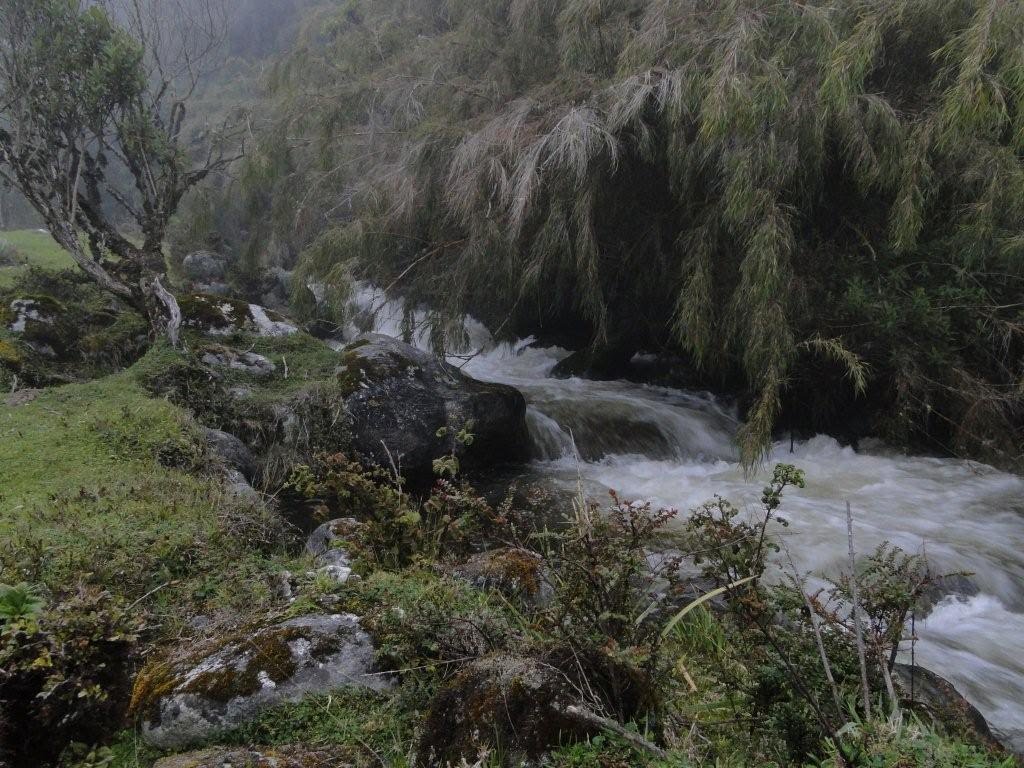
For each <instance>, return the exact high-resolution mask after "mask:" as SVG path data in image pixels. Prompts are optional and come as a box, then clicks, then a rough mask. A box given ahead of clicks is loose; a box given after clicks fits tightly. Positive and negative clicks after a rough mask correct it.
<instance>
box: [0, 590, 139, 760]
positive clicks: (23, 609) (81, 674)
mask: <svg viewBox="0 0 1024 768" xmlns="http://www.w3.org/2000/svg"><path fill="white" fill-rule="evenodd" d="M18 591H19V592H20V593H21V597H19V598H12V597H11V593H10V592H9V591H8V592H7V593H6V594H7V599H6V600H7V604H8V605H13V604H17V605H19V606H20V609H19V610H18V611H17V613H18V614H19V615H18V617H17V618H9V619H8V620H7V621H5V622H4V623H3V624H0V735H3V736H4V738H3V739H0V761H3V760H6V761H7V762H8V763H9V765H10V766H12V768H35V767H36V766H38V765H41V764H46V763H50V762H53V761H54V760H55V759H56V758H57V757H58V756H59V755H60V753H61V752H62V751H63V750H64V748H65V747H67V745H68V744H69V743H71V742H72V741H76V742H83V743H87V744H94V743H97V742H100V741H101V740H102V739H104V738H105V737H107V736H109V735H111V734H112V733H113V732H114V731H116V729H117V728H118V727H119V725H120V724H121V721H122V718H123V715H124V711H125V708H126V706H127V696H128V692H129V691H130V677H129V663H130V661H131V658H132V654H133V651H134V648H135V642H136V636H137V632H138V631H139V630H140V629H141V623H140V621H139V620H137V619H135V618H133V617H132V616H131V615H130V614H128V613H127V612H126V611H125V609H124V606H123V605H122V604H120V603H119V602H118V601H116V600H115V599H114V598H113V597H112V596H111V595H110V594H109V593H107V592H103V591H101V590H98V589H82V590H80V591H79V592H78V593H77V594H75V595H73V596H71V597H69V598H68V599H66V600H64V601H62V602H60V603H58V604H56V605H54V606H52V607H51V608H50V609H47V610H45V611H40V609H39V606H38V604H35V607H30V606H32V605H33V604H34V601H33V600H32V599H28V600H27V601H26V599H25V595H26V593H30V592H31V590H28V589H25V588H21V589H19V590H18Z"/></svg>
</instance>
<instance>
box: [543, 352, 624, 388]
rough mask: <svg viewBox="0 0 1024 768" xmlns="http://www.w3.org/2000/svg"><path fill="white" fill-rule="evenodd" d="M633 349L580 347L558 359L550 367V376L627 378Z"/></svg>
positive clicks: (597, 378) (603, 379) (557, 377)
mask: <svg viewBox="0 0 1024 768" xmlns="http://www.w3.org/2000/svg"><path fill="white" fill-rule="evenodd" d="M634 351H635V350H634V349H633V348H632V347H625V346H620V347H614V346H609V347H588V348H586V349H581V350H579V351H577V352H573V353H572V354H570V355H569V356H568V357H565V358H564V359H562V360H559V361H558V363H557V364H556V365H555V367H554V368H552V369H551V376H552V377H553V378H556V379H568V378H572V377H574V376H578V377H580V378H584V379H594V380H595V381H610V380H613V379H624V378H628V376H629V373H630V361H631V360H632V358H633V353H634Z"/></svg>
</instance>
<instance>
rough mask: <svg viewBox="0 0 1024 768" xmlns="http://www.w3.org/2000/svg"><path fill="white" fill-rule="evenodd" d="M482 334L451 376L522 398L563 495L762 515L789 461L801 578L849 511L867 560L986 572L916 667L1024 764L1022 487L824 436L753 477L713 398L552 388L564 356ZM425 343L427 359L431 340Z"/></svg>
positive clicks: (542, 468)
mask: <svg viewBox="0 0 1024 768" xmlns="http://www.w3.org/2000/svg"><path fill="white" fill-rule="evenodd" d="M367 290H372V289H367ZM366 293H367V291H366V290H364V292H363V293H362V294H360V295H361V298H362V301H363V303H364V304H369V305H374V306H378V308H379V307H384V309H383V310H380V309H379V311H378V315H379V317H378V318H377V320H378V322H377V325H376V327H377V328H378V329H379V330H380V331H381V332H385V333H391V334H392V335H401V323H400V321H401V317H402V311H401V307H400V306H398V305H394V304H388V303H386V302H381V301H380V300H379V296H378V297H377V298H374V297H367V295H366ZM468 331H469V335H470V337H471V343H474V344H475V345H476V348H477V349H478V353H477V354H475V355H473V356H471V357H470V358H469V359H468V360H467V359H466V358H465V357H458V358H452V362H453V363H455V364H457V365H460V366H461V367H462V368H463V370H464V371H465V372H466V373H468V374H470V375H472V376H475V377H476V378H479V379H483V380H487V381H495V382H501V383H506V384H511V385H513V386H515V387H517V388H518V389H519V390H520V391H522V392H523V394H524V395H525V397H526V399H527V402H528V404H529V408H528V411H527V420H528V425H529V428H530V434H531V436H532V438H533V441H534V444H535V455H536V457H537V461H536V462H535V467H536V469H537V471H539V472H541V473H543V474H544V475H545V476H547V477H548V478H550V479H551V480H552V481H553V482H555V483H558V484H563V485H564V486H565V487H567V488H575V487H576V484H577V481H578V477H579V474H582V476H583V478H584V481H585V483H586V484H587V487H588V488H589V489H590V491H591V492H592V493H595V494H599V493H602V492H604V491H605V490H607V489H614V490H616V491H618V492H619V493H620V494H621V495H623V496H625V497H626V498H631V499H642V500H649V501H651V502H653V503H654V504H655V505H657V506H664V507H674V508H676V509H679V510H682V511H684V512H685V511H687V510H690V509H692V508H694V507H696V506H698V505H700V504H701V503H703V502H704V501H707V500H708V499H710V498H711V497H712V496H714V495H715V494H719V495H722V496H725V497H727V498H729V499H730V500H731V501H732V502H733V503H735V504H737V506H739V507H740V508H741V509H742V508H749V509H750V510H751V511H755V510H756V508H757V506H758V503H759V500H760V495H761V489H762V488H763V487H764V484H765V481H766V480H767V473H768V472H769V471H770V469H769V468H770V467H771V466H772V465H773V464H774V463H776V462H786V463H790V464H795V465H796V466H798V467H800V468H801V469H803V470H805V472H806V475H807V487H806V489H803V490H793V491H790V492H789V493H787V495H786V498H785V501H784V503H783V510H782V511H783V514H784V516H785V517H786V518H787V519H788V520H789V521H790V523H791V525H790V526H789V527H788V528H781V527H779V528H777V529H776V533H778V534H779V535H781V536H785V537H786V541H787V543H788V545H789V549H790V551H791V552H792V553H793V556H794V557H795V558H796V559H797V562H798V564H799V566H800V567H801V568H802V569H804V570H807V571H812V572H814V573H815V574H818V575H821V576H826V577H827V576H830V575H835V574H836V572H837V570H838V569H839V568H840V567H841V566H842V564H843V563H844V562H845V558H846V511H845V510H846V507H845V504H846V501H847V500H849V501H850V503H851V504H852V506H853V510H854V517H855V534H856V538H857V546H858V549H859V551H861V552H868V551H870V550H871V549H873V548H874V547H875V546H876V545H878V544H880V543H882V542H883V541H890V542H892V543H894V544H897V545H899V546H900V547H902V548H903V549H904V550H907V551H909V552H924V553H926V554H927V556H928V559H929V562H930V563H931V565H932V567H933V570H934V571H935V572H939V573H944V572H957V571H969V572H971V573H973V574H974V576H972V581H973V582H974V583H975V584H976V585H977V586H978V588H979V590H980V594H979V595H977V596H975V597H972V598H970V599H968V600H958V599H956V598H947V599H945V600H943V601H942V602H941V603H940V604H939V605H938V606H937V607H936V608H935V610H934V611H933V612H932V613H931V614H930V615H929V616H928V618H927V619H926V620H924V621H921V622H919V623H918V625H917V631H918V636H919V637H920V642H919V643H918V644H917V647H916V654H917V661H918V663H920V664H922V665H923V666H926V667H929V668H931V669H933V670H935V671H936V672H938V673H940V674H941V675H943V676H944V677H946V678H947V679H949V680H950V681H951V682H953V683H954V685H956V687H957V688H958V690H960V691H961V693H963V694H964V695H966V696H967V698H968V699H969V700H970V701H971V702H972V703H973V704H975V706H977V707H978V708H979V709H980V710H981V712H982V713H983V714H984V715H985V717H986V718H987V719H988V720H989V722H990V723H991V725H992V726H993V728H994V729H996V730H997V731H998V732H999V733H1001V735H1003V737H1004V738H1005V739H1006V740H1007V742H1008V743H1009V744H1011V745H1012V746H1013V747H1014V748H1015V749H1017V750H1020V751H1024V478H1022V477H1020V476H1017V475H1011V474H1007V473H1003V472H999V471H996V470H994V469H992V468H991V467H986V466H983V465H978V464H975V463H971V462H966V461H959V460H955V459H947V458H928V457H921V456H904V455H900V454H897V453H894V452H892V451H889V450H887V449H886V448H885V447H884V446H882V445H880V444H876V445H865V446H862V448H861V450H859V451H854V450H853V449H852V448H849V447H843V446H841V445H839V444H838V443H837V442H836V441H835V440H833V439H832V438H829V437H823V436H822V437H816V438H814V439H812V440H808V441H804V442H799V443H796V444H795V445H794V446H792V451H791V447H790V444H789V443H788V442H786V443H780V444H778V445H776V446H775V447H774V449H773V451H772V454H771V456H770V458H769V461H768V462H766V469H765V470H763V471H762V472H761V473H760V474H758V475H756V476H754V477H749V476H745V475H744V473H743V471H742V469H741V467H740V466H739V463H738V460H737V454H736V448H735V442H734V439H733V438H734V435H735V432H736V428H737V427H738V422H737V419H736V415H735V413H734V412H733V411H732V410H731V409H729V408H726V407H723V406H722V405H721V404H720V403H719V402H718V401H716V399H715V398H714V397H712V396H711V395H709V394H707V393H690V392H681V391H678V390H671V389H666V388H660V387H649V386H643V385H639V384H633V383H629V382H623V381H614V382H595V381H585V380H581V379H565V380H558V379H552V378H549V376H548V374H549V373H550V371H551V369H552V368H553V367H554V366H555V365H556V364H557V362H558V361H559V360H561V359H562V358H564V357H565V356H566V355H567V354H568V353H567V352H566V351H565V350H562V349H558V348H539V347H537V346H536V345H535V344H534V343H533V340H532V339H526V340H523V341H521V342H518V343H516V344H512V345H498V346H496V345H493V344H492V343H491V342H490V337H489V335H488V334H487V332H486V329H483V327H482V326H480V324H479V323H475V324H473V323H471V324H470V325H469V326H468ZM416 341H417V342H418V343H420V344H421V345H424V346H425V339H424V338H423V336H422V334H421V335H420V337H419V338H417V339H416ZM574 447H575V450H574ZM577 453H578V455H579V456H580V457H581V458H580V459H577V458H576V454H577Z"/></svg>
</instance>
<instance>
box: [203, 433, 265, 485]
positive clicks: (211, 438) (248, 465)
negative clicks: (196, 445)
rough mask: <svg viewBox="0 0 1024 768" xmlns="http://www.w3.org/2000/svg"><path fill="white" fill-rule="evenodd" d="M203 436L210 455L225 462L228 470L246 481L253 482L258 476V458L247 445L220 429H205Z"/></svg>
mask: <svg viewBox="0 0 1024 768" xmlns="http://www.w3.org/2000/svg"><path fill="white" fill-rule="evenodd" d="M203 435H204V437H205V438H206V444H207V446H208V447H209V449H210V453H212V454H213V455H214V456H216V457H218V458H219V459H220V460H221V461H223V462H224V465H225V466H226V467H227V468H228V469H231V470H234V471H236V472H238V473H239V474H240V475H241V476H242V478H243V479H244V480H246V481H250V482H251V481H252V479H253V478H254V477H255V476H256V469H257V464H256V457H255V456H253V453H252V451H250V450H249V448H248V447H247V446H246V444H245V443H243V442H242V441H241V440H239V439H238V438H237V437H235V436H234V435H231V434H228V433H227V432H222V431H221V430H219V429H204V430H203Z"/></svg>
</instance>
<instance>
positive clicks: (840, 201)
mask: <svg viewBox="0 0 1024 768" xmlns="http://www.w3.org/2000/svg"><path fill="white" fill-rule="evenodd" d="M1022 35H1024V7H1022V6H1021V4H1019V3H1012V2H1002V1H1001V0H992V1H984V2H983V1H981V0H978V1H975V2H962V1H960V0H957V1H956V2H953V1H947V0H941V1H938V2H936V1H933V0H927V1H926V2H922V1H921V0H897V1H896V2H888V1H886V2H856V3H841V4H833V3H826V2H811V3H776V2H770V3H765V2H747V1H742V2H729V3H705V2H682V1H680V0H558V1H557V2H541V1H539V0H515V1H514V2H510V1H509V0H486V1H485V2H463V1H461V0H443V1H442V0H422V1H419V2H408V1H407V0H383V1H380V0H376V1H375V2H359V1H357V0H352V1H351V2H344V3H341V2H339V3H322V4H320V5H319V6H318V7H317V8H315V9H314V10H312V11H310V12H309V13H307V14H306V15H305V16H304V17H303V20H302V23H301V31H300V33H299V38H298V41H297V44H296V46H295V47H294V49H292V50H289V51H288V52H287V53H286V54H285V55H284V56H283V57H282V58H281V60H280V61H279V62H278V64H277V65H276V66H275V67H274V69H273V71H272V72H271V73H270V74H269V75H268V77H267V78H266V80H265V87H266V90H267V95H266V97H265V99H264V101H263V102H262V103H261V106H260V108H259V109H258V110H257V114H258V117H259V118H260V125H262V126H263V127H262V129H261V133H260V139H259V142H258V152H256V153H255V154H253V155H252V156H250V157H249V158H248V160H247V161H246V164H245V167H244V169H243V171H242V172H241V175H240V180H241V185H242V186H241V189H240V188H239V187H238V186H233V187H232V188H231V189H230V191H228V192H226V194H225V196H224V200H223V201H222V203H221V204H219V205H218V206H216V207H217V208H226V209H227V212H225V213H222V214H220V215H221V216H222V217H224V218H225V220H224V221H220V222H212V221H206V222H200V223H198V224H197V227H198V228H199V230H200V231H198V232H192V233H191V235H192V236H193V237H195V238H197V239H201V236H202V234H203V233H202V228H203V226H207V227H209V226H213V227H215V228H217V229H218V230H223V232H224V233H225V234H226V235H228V239H229V240H230V241H231V243H232V245H234V247H235V249H236V251H238V253H239V254H240V255H244V256H246V257H247V258H249V259H252V260H253V263H254V265H255V264H258V263H260V260H261V259H262V260H263V263H264V264H265V263H266V261H267V260H271V261H277V262H279V263H280V262H282V261H283V262H284V263H288V262H289V261H290V260H293V259H295V258H296V257H298V261H299V264H300V269H301V270H302V271H303V273H304V274H307V275H309V276H310V277H311V278H312V277H313V276H314V275H315V276H316V278H315V279H317V280H324V279H327V280H328V281H329V282H334V283H343V282H344V281H345V280H346V279H349V278H350V277H351V276H352V275H356V276H360V277H366V278H369V279H372V280H374V281H376V282H377V283H378V284H380V285H385V286H388V285H389V286H392V287H393V290H395V291H398V292H401V293H402V294H403V295H405V296H407V297H412V298H413V299H414V301H418V302H422V303H423V304H424V305H425V306H428V307H429V308H431V310H432V311H433V317H434V320H435V321H436V323H437V324H438V330H439V331H440V332H441V333H444V332H445V331H447V332H448V335H449V336H451V332H452V329H453V328H457V327H458V326H457V324H454V323H453V322H452V321H453V319H454V318H455V317H456V316H457V315H459V314H461V313H462V312H465V311H470V312H473V313H475V314H477V315H480V316H482V317H483V318H484V319H485V320H486V321H488V322H489V324H490V325H491V326H492V327H500V328H502V329H503V330H504V331H505V332H506V333H508V334H512V333H515V334H518V335H527V334H529V333H538V332H539V333H542V334H547V335H548V336H549V337H551V336H554V337H558V338H565V337H566V336H568V338H570V339H573V340H574V342H575V344H577V345H593V347H595V348H596V350H597V352H598V354H600V355H604V356H610V357H611V358H612V359H622V358H626V359H628V357H629V356H630V355H632V354H633V353H634V352H637V351H641V350H648V351H658V350H662V351H677V352H682V353H684V354H685V355H686V356H687V358H688V359H689V360H690V361H692V364H693V365H694V366H695V367H699V369H700V370H701V371H702V372H703V380H704V382H705V383H706V385H708V386H711V387H712V388H716V389H719V390H725V389H727V390H731V391H740V392H742V393H744V401H745V402H746V403H748V405H749V416H748V421H747V426H746V428H745V430H744V432H743V435H742V443H743V448H744V455H745V456H746V459H747V461H750V462H753V461H756V460H757V459H758V458H759V457H760V456H761V455H762V452H763V451H764V450H765V448H766V446H767V445H768V444H769V440H770V438H771V435H772V434H773V430H774V429H776V428H778V427H792V428H796V429H797V430H798V431H801V430H802V431H814V430H822V429H824V430H830V429H831V430H834V431H843V430H848V431H852V432H853V433H854V434H860V435H863V434H871V433H875V434H883V435H885V436H886V437H888V438H889V439H891V440H893V441H895V442H897V443H902V444H917V445H923V446H925V447H926V448H927V449H929V450H938V451H940V452H954V453H963V454H967V455H974V456H979V457H986V458H988V459H990V460H997V461H1001V462H1003V463H1009V464H1012V463H1014V462H1015V461H1018V460H1019V457H1020V442H1021V426H1022V422H1021V414H1022V399H1021V397H1022V390H1021V386H1020V382H1021V374H1022V371H1021V367H1020V360H1021V330H1022V326H1021V318H1022V315H1021V312H1022V306H1021V303H1020V297H1021V295H1022V294H1024V284H1022V271H1021V257H1022V253H1024V251H1022V243H1024V237H1022V222H1024V216H1022V214H1024V170H1022V164H1021V152H1022V149H1024V108H1022V99H1024V85H1022V83H1024V46H1022ZM198 207H199V208H200V209H202V210H204V211H205V210H207V209H206V206H205V204H200V205H199V206H198ZM240 233H245V235H241V234H240ZM245 236H248V238H249V240H248V241H246V240H245ZM189 242H192V241H189ZM254 242H258V243H259V244H260V245H259V247H256V246H254V245H253V243H254ZM268 242H269V243H272V246H268V245H267V243H268ZM254 249H255V250H256V251H259V252H258V253H257V252H254ZM302 293H303V291H302V290H301V286H300V289H299V291H298V294H299V295H298V296H297V297H296V298H297V300H298V301H299V303H300V305H302V304H304V303H308V301H307V298H306V297H305V296H303V295H302ZM559 333H561V336H559ZM451 342H457V339H454V338H452V339H451Z"/></svg>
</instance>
